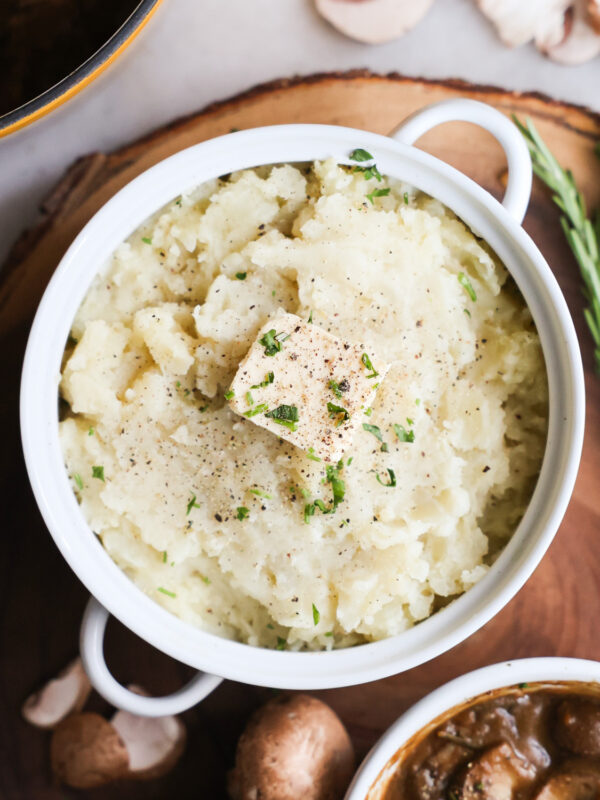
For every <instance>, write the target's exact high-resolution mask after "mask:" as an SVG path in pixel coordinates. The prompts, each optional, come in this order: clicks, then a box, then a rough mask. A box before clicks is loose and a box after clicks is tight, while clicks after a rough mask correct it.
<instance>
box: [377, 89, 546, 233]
mask: <svg viewBox="0 0 600 800" xmlns="http://www.w3.org/2000/svg"><path fill="white" fill-rule="evenodd" d="M443 122H473V123H474V124H475V125H479V126H480V127H481V128H485V130H486V131H489V132H490V133H491V134H492V136H494V137H495V138H496V139H497V140H498V142H499V143H500V144H501V145H502V148H503V150H504V152H505V154H506V160H507V161H508V182H507V185H506V192H505V194H504V199H503V201H502V205H503V206H504V208H505V209H506V210H507V211H508V213H509V214H510V215H511V217H513V219H515V220H516V221H517V222H518V223H519V224H521V222H522V221H523V217H524V216H525V212H526V211H527V206H528V205H529V197H530V195H531V181H532V177H533V176H532V168H531V157H530V155H529V150H528V149H527V145H526V144H525V140H524V139H523V136H522V135H521V133H520V132H519V130H518V128H517V126H516V125H514V124H513V123H512V122H511V121H510V120H509V119H507V117H505V116H504V114H502V113H501V112H500V111H498V110H497V109H495V108H493V107H492V106H488V105H486V104H485V103H479V102H478V101H477V100H469V99H466V98H457V99H455V100H442V102H440V103H433V104H432V105H430V106H427V107H426V108H423V109H422V110H420V111H416V112H415V113H414V114H411V116H409V117H407V118H406V119H405V120H404V122H402V123H401V124H400V125H399V126H398V127H397V128H395V129H394V130H393V131H392V132H391V133H390V136H391V137H392V138H394V139H397V140H398V141H399V142H402V143H403V144H408V145H412V144H414V143H415V142H416V141H417V139H419V138H420V137H421V136H422V135H423V134H424V133H426V132H427V131H428V130H430V129H431V128H435V126H436V125H441V124H442V123H443Z"/></svg>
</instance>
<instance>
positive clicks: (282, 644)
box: [275, 636, 287, 650]
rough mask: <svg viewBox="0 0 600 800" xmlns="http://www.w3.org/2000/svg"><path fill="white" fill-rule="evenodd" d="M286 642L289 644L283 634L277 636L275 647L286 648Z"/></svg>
mask: <svg viewBox="0 0 600 800" xmlns="http://www.w3.org/2000/svg"><path fill="white" fill-rule="evenodd" d="M286 644H287V642H286V640H285V639H284V638H283V637H282V636H278V637H277V646H276V648H275V649H276V650H285V646H286Z"/></svg>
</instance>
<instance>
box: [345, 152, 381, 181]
mask: <svg viewBox="0 0 600 800" xmlns="http://www.w3.org/2000/svg"><path fill="white" fill-rule="evenodd" d="M373 160H374V157H373V156H372V155H371V153H369V152H368V151H367V150H363V148H362V147H357V148H356V150H353V151H352V152H351V153H350V161H358V162H359V163H361V162H363V161H373ZM352 172H362V173H363V175H364V176H365V180H369V179H370V178H375V179H376V180H378V181H382V180H383V176H382V174H381V172H379V170H378V169H377V165H376V164H370V165H369V166H368V167H358V166H356V167H354V169H353V170H352Z"/></svg>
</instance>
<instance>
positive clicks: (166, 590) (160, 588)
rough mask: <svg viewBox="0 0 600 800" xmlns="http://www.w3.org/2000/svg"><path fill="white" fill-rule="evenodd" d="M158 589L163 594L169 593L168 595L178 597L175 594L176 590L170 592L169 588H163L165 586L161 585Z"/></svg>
mask: <svg viewBox="0 0 600 800" xmlns="http://www.w3.org/2000/svg"><path fill="white" fill-rule="evenodd" d="M158 591H159V592H162V594H166V595H167V597H177V595H176V594H175V592H170V591H169V590H168V589H163V587H162V586H159V587H158Z"/></svg>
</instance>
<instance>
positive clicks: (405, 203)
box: [404, 192, 408, 205]
mask: <svg viewBox="0 0 600 800" xmlns="http://www.w3.org/2000/svg"><path fill="white" fill-rule="evenodd" d="M404 205H408V192H404Z"/></svg>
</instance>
